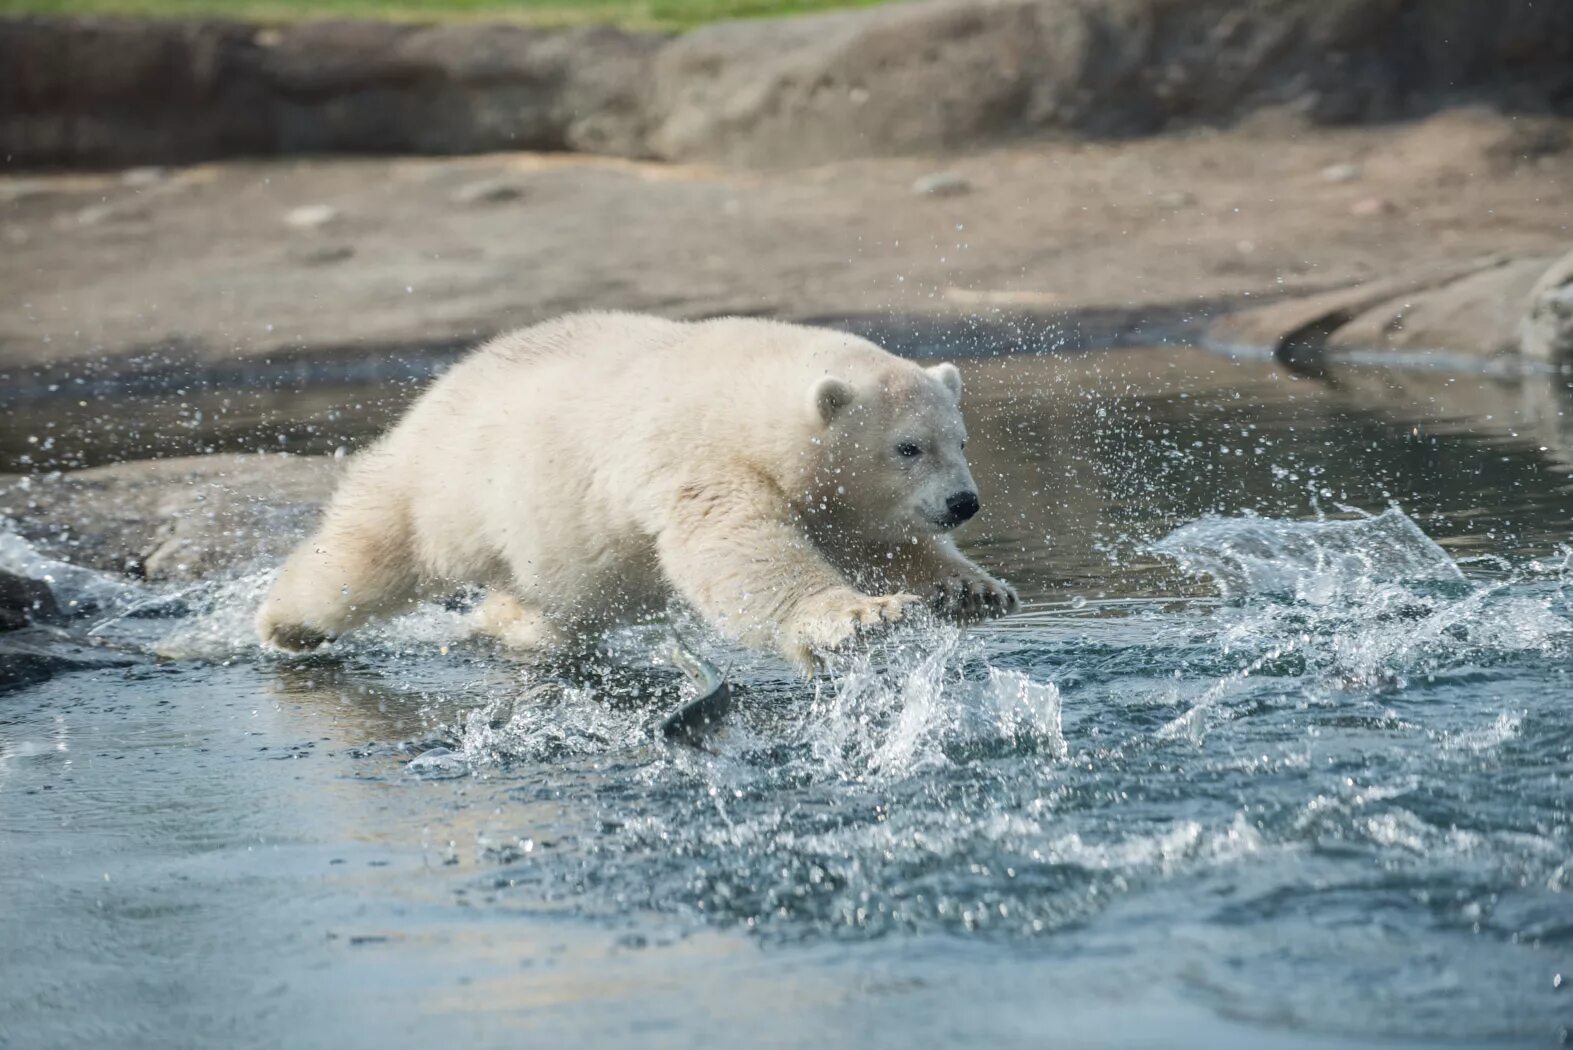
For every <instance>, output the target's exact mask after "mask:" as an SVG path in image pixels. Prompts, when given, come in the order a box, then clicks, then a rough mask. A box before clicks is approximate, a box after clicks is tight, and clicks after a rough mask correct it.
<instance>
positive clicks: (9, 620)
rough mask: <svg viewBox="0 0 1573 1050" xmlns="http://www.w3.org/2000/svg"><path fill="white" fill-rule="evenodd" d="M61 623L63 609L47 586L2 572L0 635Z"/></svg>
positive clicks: (0, 585) (0, 586)
mask: <svg viewBox="0 0 1573 1050" xmlns="http://www.w3.org/2000/svg"><path fill="white" fill-rule="evenodd" d="M60 619H61V614H60V607H59V606H58V605H56V604H55V596H54V594H53V593H52V592H51V591H50V590H49V585H48V584H47V583H45V582H43V581H42V580H30V579H28V578H27V577H25V576H18V575H16V574H15V573H10V572H6V571H4V570H0V631H15V630H18V629H19V628H22V627H26V626H27V625H28V624H30V623H55V622H58V621H59V620H60Z"/></svg>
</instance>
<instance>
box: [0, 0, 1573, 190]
mask: <svg viewBox="0 0 1573 1050" xmlns="http://www.w3.org/2000/svg"><path fill="white" fill-rule="evenodd" d="M0 68H4V69H5V70H6V71H7V75H6V76H5V77H4V78H0V153H3V154H4V155H5V156H7V157H8V158H9V163H11V164H12V165H14V166H29V165H35V166H36V165H86V164H93V165H105V164H172V163H182V162H186V161H191V160H197V159H204V158H211V157H223V156H235V155H262V154H269V153H298V152H401V153H410V152H417V153H473V152H481V151H487V150H500V149H541V150H559V149H574V150H581V151H587V152H594V153H604V154H613V155H619V156H631V157H645V156H659V157H664V158H668V159H677V160H690V159H692V160H711V161H730V162H735V163H744V164H752V165H801V164H807V163H815V162H819V161H825V160H835V159H842V158H848V157H859V156H876V155H884V154H893V153H913V152H934V151H948V150H955V149H960V148H965V147H969V146H972V145H975V144H978V143H984V142H989V141H1002V140H1008V139H1012V138H1019V137H1020V136H1022V135H1024V134H1034V133H1041V132H1053V133H1058V134H1075V135H1089V136H1102V135H1109V134H1131V133H1145V132H1152V131H1156V130H1160V129H1164V128H1172V127H1183V126H1188V125H1197V124H1205V123H1230V122H1234V121H1238V120H1239V119H1241V118H1243V117H1245V116H1248V115H1250V114H1253V113H1257V112H1285V113H1293V114H1298V117H1297V118H1296V119H1304V120H1310V121H1325V122H1350V121H1360V120H1364V121H1375V120H1391V119H1397V118H1403V117H1412V116H1418V115H1423V114H1426V113H1430V112H1434V111H1435V110H1437V109H1438V108H1441V107H1443V106H1447V105H1452V104H1456V103H1457V102H1459V101H1460V100H1466V101H1467V100H1473V101H1477V102H1486V103H1494V104H1501V105H1504V106H1506V107H1510V108H1511V109H1513V110H1514V111H1516V112H1533V111H1541V112H1556V111H1557V107H1558V106H1559V105H1560V104H1561V102H1562V100H1565V99H1566V98H1567V97H1568V96H1569V93H1570V92H1573V4H1567V3H1550V2H1547V0H1499V2H1498V3H1494V4H1470V3H1467V2H1464V0H1455V2H1441V0H1436V2H1431V3H1416V4H1403V3H1397V2H1394V0H1338V2H1336V3H1333V2H1328V0H1271V2H1269V0H1255V2H1251V3H1242V2H1240V0H1194V2H1191V3H1176V2H1174V0H918V2H913V3H903V4H886V5H879V6H875V7H870V8H866V9H862V10H853V11H840V12H832V13H828V14H822V15H811V16H807V17H799V18H791V19H782V20H761V21H745V22H729V23H720V24H716V25H710V26H706V27H703V28H701V29H698V30H695V31H693V32H691V33H687V34H685V35H683V36H681V37H678V38H676V39H675V40H672V39H668V38H666V37H663V36H660V35H657V34H647V33H627V32H622V31H619V30H615V29H609V28H594V27H580V28H575V29H567V30H542V29H532V28H528V27H523V26H516V25H482V24H475V23H460V24H448V25H435V26H419V25H407V24H395V23H386V22H331V21H311V22H304V23H298V24H293V25H288V26H283V27H279V28H269V29H258V28H257V27H255V26H248V25H245V24H242V23H237V22H180V21H163V20H158V21H142V20H131V19H113V18H72V17H60V18H50V17H18V18H10V19H5V20H3V21H0ZM1537 127H1539V130H1534V131H1533V134H1532V135H1530V137H1529V138H1526V139H1525V140H1524V141H1523V142H1522V143H1517V144H1515V145H1513V146H1512V147H1511V149H1510V156H1511V158H1513V159H1514V161H1515V162H1518V161H1519V160H1520V159H1522V158H1534V157H1539V156H1545V155H1548V154H1549V153H1552V152H1555V151H1557V150H1560V149H1565V148H1566V142H1567V136H1566V133H1565V131H1562V130H1559V129H1558V128H1557V127H1556V126H1555V125H1554V124H1550V123H1548V124H1544V125H1543V126H1537Z"/></svg>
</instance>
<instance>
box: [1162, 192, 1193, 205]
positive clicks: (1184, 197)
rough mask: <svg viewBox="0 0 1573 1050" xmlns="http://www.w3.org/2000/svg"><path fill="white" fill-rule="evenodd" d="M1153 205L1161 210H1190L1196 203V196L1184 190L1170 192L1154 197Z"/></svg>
mask: <svg viewBox="0 0 1573 1050" xmlns="http://www.w3.org/2000/svg"><path fill="white" fill-rule="evenodd" d="M1153 203H1155V204H1157V205H1158V207H1160V208H1189V207H1190V206H1191V205H1193V204H1195V203H1196V195H1195V194H1193V193H1186V192H1185V191H1184V190H1170V191H1168V192H1167V193H1160V194H1158V195H1157V196H1155V197H1153Z"/></svg>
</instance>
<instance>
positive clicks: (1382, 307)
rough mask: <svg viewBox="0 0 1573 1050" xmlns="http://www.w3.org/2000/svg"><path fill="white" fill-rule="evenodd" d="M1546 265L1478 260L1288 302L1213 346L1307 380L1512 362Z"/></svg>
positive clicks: (1230, 325)
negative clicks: (1354, 367)
mask: <svg viewBox="0 0 1573 1050" xmlns="http://www.w3.org/2000/svg"><path fill="white" fill-rule="evenodd" d="M1549 261H1550V260H1549V259H1547V258H1545V257H1541V256H1529V257H1523V258H1493V259H1484V260H1476V261H1473V262H1467V263H1458V264H1452V265H1443V266H1437V267H1432V268H1430V269H1426V270H1423V271H1419V272H1415V273H1410V274H1404V275H1400V276H1397V277H1394V278H1390V279H1387V280H1383V281H1374V282H1371V283H1369V284H1364V285H1358V286H1356V287H1353V288H1340V289H1335V290H1333V291H1330V292H1322V293H1319V294H1316V295H1310V296H1303V297H1299V298H1294V299H1287V300H1283V301H1280V302H1276V303H1270V304H1268V305H1266V306H1261V307H1256V308H1253V309H1249V310H1244V311H1240V312H1238V313H1234V314H1230V315H1229V316H1227V317H1224V318H1221V319H1220V320H1218V321H1217V322H1215V323H1214V324H1213V325H1212V327H1211V328H1210V330H1209V332H1208V340H1209V341H1210V342H1212V343H1213V344H1215V345H1217V346H1219V347H1221V348H1224V349H1232V350H1239V351H1244V352H1252V353H1271V354H1273V355H1274V356H1276V357H1277V358H1278V359H1279V360H1280V361H1282V362H1283V363H1284V364H1286V365H1288V366H1289V367H1290V368H1293V369H1295V370H1297V371H1303V372H1307V373H1311V374H1319V373H1320V372H1321V371H1322V370H1323V369H1324V368H1325V366H1326V364H1327V363H1328V362H1329V361H1332V360H1336V359H1337V358H1338V357H1340V356H1344V355H1348V354H1373V353H1378V354H1389V355H1391V356H1392V358H1393V359H1394V360H1395V361H1397V360H1399V359H1405V360H1412V361H1416V362H1423V361H1424V360H1426V359H1428V358H1434V357H1435V356H1436V355H1439V354H1440V355H1445V356H1448V357H1452V358H1455V359H1457V358H1468V359H1475V360H1479V361H1490V360H1500V359H1504V358H1511V357H1512V356H1514V355H1516V354H1517V353H1518V350H1519V329H1518V326H1519V322H1520V318H1521V316H1522V310H1523V304H1524V302H1525V301H1526V298H1527V296H1528V294H1529V290H1530V288H1531V287H1532V286H1533V285H1534V283H1535V280H1536V278H1537V277H1538V276H1540V275H1541V274H1543V273H1545V272H1546V265H1547V263H1548V262H1549Z"/></svg>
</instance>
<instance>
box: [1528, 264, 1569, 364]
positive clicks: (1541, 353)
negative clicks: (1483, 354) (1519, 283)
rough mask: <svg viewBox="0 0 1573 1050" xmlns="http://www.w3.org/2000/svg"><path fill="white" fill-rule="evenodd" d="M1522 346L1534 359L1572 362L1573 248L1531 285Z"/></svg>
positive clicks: (1555, 362)
mask: <svg viewBox="0 0 1573 1050" xmlns="http://www.w3.org/2000/svg"><path fill="white" fill-rule="evenodd" d="M1519 346H1520V348H1521V349H1522V352H1523V354H1524V356H1525V357H1528V358H1531V359H1533V360H1536V361H1545V362H1547V363H1549V364H1554V365H1559V366H1567V365H1573V252H1569V253H1568V254H1566V255H1564V256H1563V257H1562V258H1560V259H1558V260H1557V261H1556V262H1554V263H1552V264H1551V266H1550V267H1549V268H1548V269H1547V270H1546V271H1545V272H1544V273H1543V274H1541V275H1540V277H1539V279H1538V280H1536V281H1535V286H1534V287H1533V288H1531V289H1530V292H1529V307H1528V309H1527V310H1526V311H1525V312H1524V318H1523V321H1522V322H1521V323H1520V325H1519Z"/></svg>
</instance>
